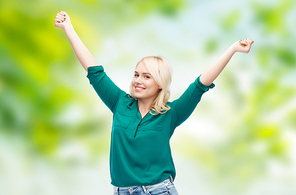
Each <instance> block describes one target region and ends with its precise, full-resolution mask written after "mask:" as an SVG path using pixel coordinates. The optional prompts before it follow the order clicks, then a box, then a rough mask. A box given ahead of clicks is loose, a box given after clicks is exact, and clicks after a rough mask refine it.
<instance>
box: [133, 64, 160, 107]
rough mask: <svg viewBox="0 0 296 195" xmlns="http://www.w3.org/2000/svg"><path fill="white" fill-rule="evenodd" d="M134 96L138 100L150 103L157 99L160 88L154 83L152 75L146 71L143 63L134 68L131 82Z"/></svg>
mask: <svg viewBox="0 0 296 195" xmlns="http://www.w3.org/2000/svg"><path fill="white" fill-rule="evenodd" d="M132 88H133V93H134V96H135V97H136V98H137V99H138V100H148V101H149V102H150V101H151V103H152V102H153V100H154V99H155V98H156V97H157V95H158V93H159V91H160V89H161V87H159V85H158V84H157V83H156V82H155V80H154V78H153V77H152V75H151V74H150V73H149V72H148V71H147V69H146V66H145V64H144V63H143V62H140V63H139V64H138V66H137V67H136V70H135V74H134V77H133V80H132Z"/></svg>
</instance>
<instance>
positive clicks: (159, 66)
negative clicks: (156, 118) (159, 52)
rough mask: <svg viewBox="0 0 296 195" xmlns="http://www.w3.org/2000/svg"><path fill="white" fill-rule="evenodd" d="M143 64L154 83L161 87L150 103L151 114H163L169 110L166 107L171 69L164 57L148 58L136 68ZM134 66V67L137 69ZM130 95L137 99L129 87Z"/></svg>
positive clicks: (131, 87)
mask: <svg viewBox="0 0 296 195" xmlns="http://www.w3.org/2000/svg"><path fill="white" fill-rule="evenodd" d="M141 62H143V63H144V65H145V66H146V69H147V70H148V72H149V73H150V74H151V75H152V77H153V78H154V80H155V82H156V83H157V84H158V85H159V86H160V87H161V90H160V91H159V93H158V95H157V97H156V98H155V100H154V101H153V102H152V105H151V110H152V112H151V111H150V113H151V114H153V115H157V114H164V113H166V112H167V111H168V110H170V109H171V108H170V107H169V106H167V105H166V104H167V102H168V100H169V98H170V86H171V82H172V72H173V71H172V67H171V65H170V63H169V62H168V61H167V60H166V59H165V58H164V57H158V56H148V57H144V58H143V59H142V60H140V61H139V62H138V64H137V66H138V65H139V64H140V63H141ZM137 66H136V67H137ZM130 94H131V96H132V97H133V98H135V99H137V98H136V97H135V95H134V93H133V86H132V84H131V85H130Z"/></svg>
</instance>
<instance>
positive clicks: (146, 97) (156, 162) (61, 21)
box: [55, 11, 253, 195]
mask: <svg viewBox="0 0 296 195" xmlns="http://www.w3.org/2000/svg"><path fill="white" fill-rule="evenodd" d="M55 26H56V27H58V28H61V29H63V30H64V31H65V33H66V35H67V37H68V39H69V41H70V43H71V45H72V47H73V50H74V52H75V54H76V56H77V58H78V60H79V61H80V63H81V65H82V66H83V67H84V69H85V70H86V71H87V72H88V73H87V77H88V78H89V80H90V83H91V84H92V86H93V87H94V89H95V91H96V92H97V94H98V95H99V96H100V98H101V99H102V101H103V102H104V103H105V104H106V105H107V106H108V108H109V109H110V110H111V111H112V113H113V125H112V133H111V148H110V173H111V180H112V181H111V183H112V185H113V186H114V194H122V195H123V194H124V195H125V194H139V195H141V194H150V195H162V194H173V195H176V194H178V193H177V190H176V188H175V186H174V183H173V180H174V179H175V175H176V171H175V167H174V163H173V159H172V155H171V149H170V143H169V141H170V137H171V136H172V134H173V133H174V130H175V128H176V127H177V126H179V125H180V124H181V123H183V122H184V121H185V120H186V119H187V118H188V117H189V116H190V115H191V113H192V112H193V111H194V109H195V107H196V105H197V104H198V102H199V101H200V99H201V96H202V95H203V93H204V92H206V91H208V90H209V89H210V88H213V87H214V84H213V81H214V80H215V79H216V78H217V76H218V75H219V74H220V73H221V71H222V70H223V68H224V67H225V66H226V65H227V63H228V62H229V60H230V59H231V57H232V56H233V55H234V53H236V52H243V53H248V52H249V50H250V48H251V45H252V43H253V40H251V39H244V40H240V41H237V42H235V43H234V44H232V45H231V46H230V47H229V48H228V49H227V51H226V52H225V53H224V54H223V55H222V56H221V57H220V58H219V59H218V60H217V61H216V62H214V63H213V64H212V65H211V66H210V67H209V68H208V69H207V70H206V71H205V72H204V73H203V74H202V75H201V76H199V77H198V78H197V79H196V80H195V81H194V82H193V83H192V84H191V85H190V86H189V87H188V88H187V90H186V91H185V92H184V93H183V94H182V95H181V97H180V98H178V99H177V100H175V101H173V102H169V101H168V100H169V97H170V84H171V80H172V70H171V66H170V64H169V63H168V61H167V60H166V59H165V58H163V57H156V56H150V57H145V58H143V59H142V60H140V61H139V62H138V64H137V66H136V68H135V72H134V77H133V79H132V82H131V85H130V94H127V93H125V92H124V91H122V90H121V89H119V88H118V87H117V86H116V85H115V84H114V83H113V82H112V81H111V80H110V78H109V77H108V76H107V75H106V73H105V72H104V68H103V67H102V66H98V65H96V62H95V59H94V58H93V56H92V55H91V53H90V52H89V51H88V49H87V48H86V47H85V45H84V44H83V43H82V41H81V40H80V38H79V37H78V35H77V34H76V32H75V30H74V28H73V26H72V25H71V22H70V18H69V16H68V15H67V14H66V12H62V11H60V12H59V13H58V14H57V16H56V19H55Z"/></svg>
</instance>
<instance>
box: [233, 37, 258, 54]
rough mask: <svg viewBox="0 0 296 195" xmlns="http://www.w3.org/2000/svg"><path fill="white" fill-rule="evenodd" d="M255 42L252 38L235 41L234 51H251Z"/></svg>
mask: <svg viewBox="0 0 296 195" xmlns="http://www.w3.org/2000/svg"><path fill="white" fill-rule="evenodd" d="M253 43H254V41H253V40H252V39H243V40H240V41H237V42H235V43H234V44H233V45H232V46H233V48H234V52H242V53H249V51H250V49H251V46H252V44H253Z"/></svg>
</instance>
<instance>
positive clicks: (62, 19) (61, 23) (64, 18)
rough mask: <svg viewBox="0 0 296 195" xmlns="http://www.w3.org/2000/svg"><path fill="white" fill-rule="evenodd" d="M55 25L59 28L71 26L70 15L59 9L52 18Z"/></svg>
mask: <svg viewBox="0 0 296 195" xmlns="http://www.w3.org/2000/svg"><path fill="white" fill-rule="evenodd" d="M54 25H55V27H58V28H61V29H63V30H65V28H66V27H67V26H72V24H71V21H70V17H69V16H68V14H67V13H66V12H63V11H60V12H59V13H57V15H56V18H55V20H54Z"/></svg>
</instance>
